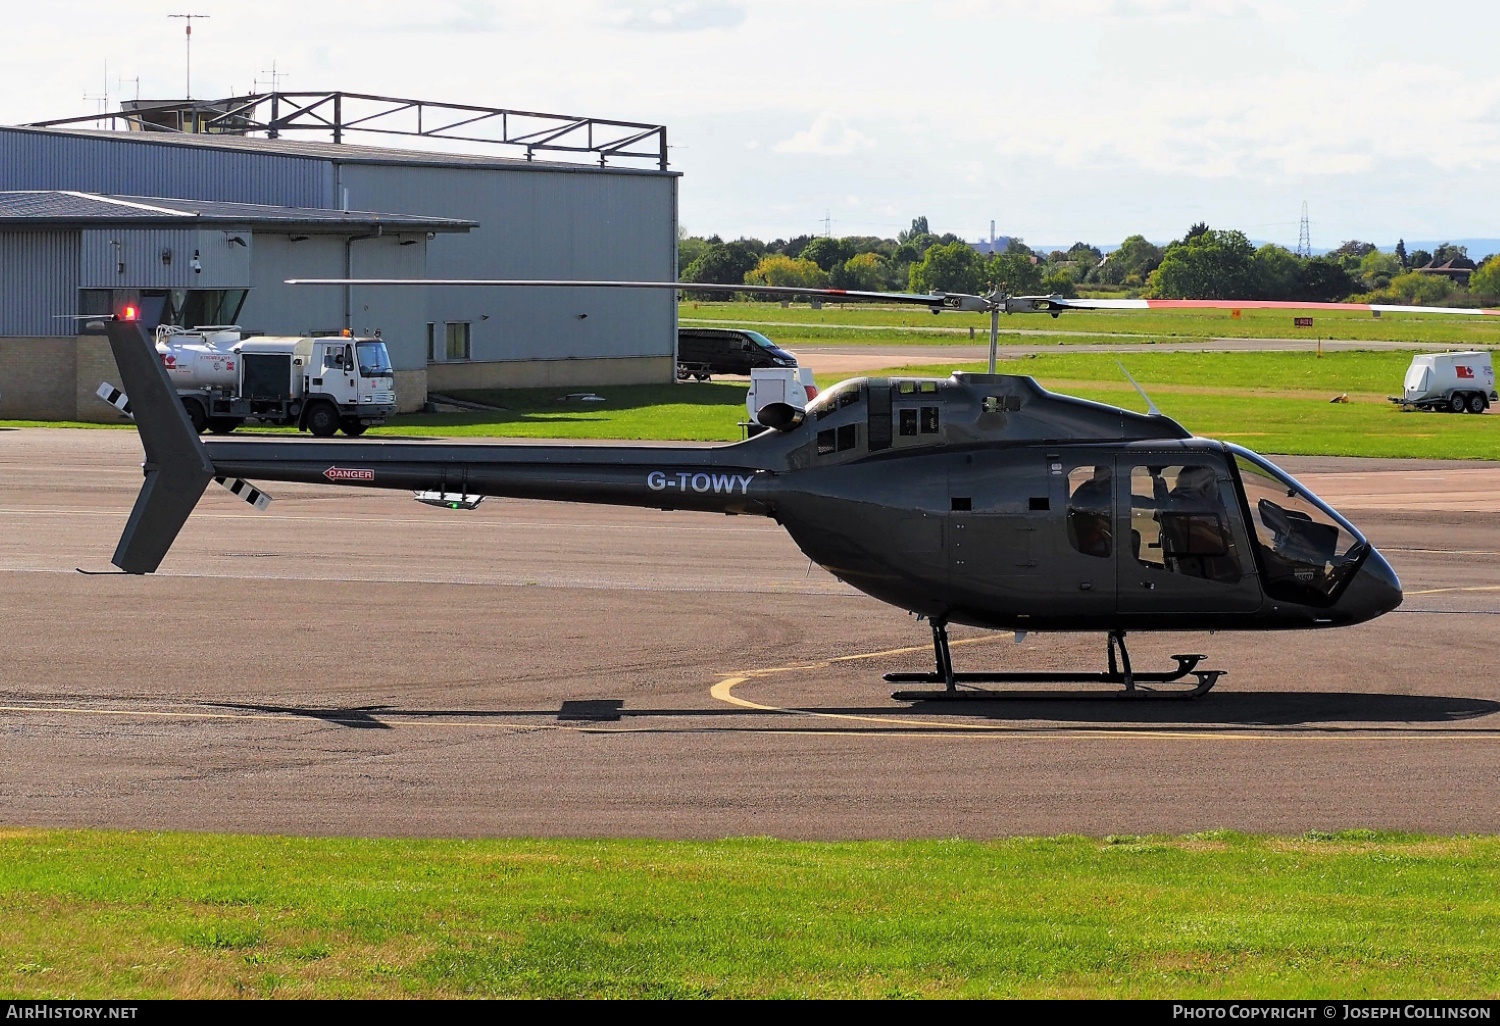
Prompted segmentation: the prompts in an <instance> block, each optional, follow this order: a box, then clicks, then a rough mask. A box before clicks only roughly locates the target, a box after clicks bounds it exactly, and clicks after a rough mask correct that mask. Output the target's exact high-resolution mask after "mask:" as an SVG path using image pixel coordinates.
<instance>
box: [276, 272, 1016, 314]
mask: <svg viewBox="0 0 1500 1026" xmlns="http://www.w3.org/2000/svg"><path fill="white" fill-rule="evenodd" d="M285 283H286V284H287V285H427V286H457V287H464V288H472V287H476V286H477V287H489V288H532V289H674V290H678V291H685V292H757V293H762V294H765V295H772V296H818V297H822V298H825V299H838V300H858V301H860V302H872V303H910V304H913V305H916V306H925V307H929V308H932V309H937V310H976V311H984V310H988V309H989V308H990V301H989V300H987V299H985V298H984V297H983V296H970V295H965V294H962V293H956V292H954V293H946V292H932V293H916V292H863V291H860V290H859V289H832V288H826V289H825V288H807V287H804V286H798V285H745V284H740V285H719V284H714V283H712V282H701V281H583V280H574V279H563V278H287V279H286V280H285Z"/></svg>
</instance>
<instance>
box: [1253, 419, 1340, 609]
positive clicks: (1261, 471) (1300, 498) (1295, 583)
mask: <svg viewBox="0 0 1500 1026" xmlns="http://www.w3.org/2000/svg"><path fill="white" fill-rule="evenodd" d="M1228 448H1229V450H1230V452H1232V453H1233V454H1234V460H1235V464H1236V465H1237V466H1238V468H1239V472H1240V482H1241V484H1243V485H1244V488H1245V501H1246V503H1247V505H1248V506H1249V510H1250V521H1251V523H1252V525H1253V526H1254V531H1255V540H1256V541H1257V543H1258V544H1259V548H1260V555H1261V565H1262V567H1263V568H1264V570H1265V581H1264V584H1265V589H1266V593H1267V594H1268V595H1270V596H1272V597H1273V598H1282V599H1286V600H1287V601H1290V602H1307V603H1312V604H1315V605H1325V604H1327V603H1329V602H1332V601H1333V600H1334V599H1335V598H1337V597H1338V593H1339V592H1340V591H1341V590H1343V587H1344V584H1345V583H1346V582H1347V581H1348V580H1349V578H1350V577H1352V576H1353V574H1354V571H1355V569H1356V568H1358V566H1359V564H1360V562H1361V561H1362V560H1363V559H1364V556H1365V553H1366V552H1368V551H1369V544H1368V543H1367V542H1366V541H1365V539H1364V536H1363V535H1361V534H1360V533H1359V532H1358V531H1357V530H1355V529H1354V525H1352V524H1350V523H1349V521H1347V520H1345V519H1344V518H1343V517H1341V516H1339V515H1338V514H1337V513H1335V512H1334V511H1333V510H1332V509H1330V508H1329V507H1328V506H1326V505H1325V504H1324V503H1323V502H1322V501H1321V500H1319V499H1318V498H1317V496H1315V495H1313V494H1312V493H1311V492H1309V491H1308V490H1307V489H1305V488H1303V487H1301V486H1300V485H1298V484H1297V482H1296V481H1294V480H1292V479H1291V478H1290V477H1288V476H1287V475H1286V474H1285V473H1283V472H1282V471H1281V470H1280V469H1279V468H1277V467H1276V466H1275V465H1274V464H1272V463H1270V462H1269V461H1267V460H1265V459H1262V458H1261V457H1260V456H1257V455H1256V454H1255V453H1253V452H1251V451H1250V450H1248V449H1242V448H1240V447H1239V446H1237V445H1230V446H1229V447H1228Z"/></svg>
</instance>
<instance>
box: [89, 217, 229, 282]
mask: <svg viewBox="0 0 1500 1026" xmlns="http://www.w3.org/2000/svg"><path fill="white" fill-rule="evenodd" d="M230 236H233V237H235V238H240V239H244V240H245V245H243V246H241V245H238V244H237V243H232V242H230V241H229V237H230ZM253 245H254V238H253V236H252V234H251V232H250V230H249V229H235V230H230V231H223V230H220V229H202V230H200V229H198V228H100V229H88V230H85V231H84V232H83V244H82V251H81V254H80V262H79V272H78V273H79V286H78V287H79V288H85V289H123V288H147V289H162V288H172V289H243V288H249V287H250V249H251V247H252V246H253ZM168 253H170V254H171V256H170V260H168V259H165V257H166V255H167V254H168ZM194 253H196V254H198V263H199V265H200V266H201V267H202V268H203V270H202V271H194V270H193V266H192V264H193V254H194Z"/></svg>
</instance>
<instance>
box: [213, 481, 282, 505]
mask: <svg viewBox="0 0 1500 1026" xmlns="http://www.w3.org/2000/svg"><path fill="white" fill-rule="evenodd" d="M214 481H216V482H217V483H218V484H220V485H221V486H223V487H224V488H227V489H229V491H230V492H232V493H233V494H235V495H237V496H239V497H240V498H241V499H244V500H245V501H246V502H248V503H249V504H250V505H252V506H254V507H255V508H256V509H258V510H260V511H261V512H265V509H266V507H267V506H269V505H271V497H270V496H269V495H267V494H266V493H265V492H263V491H261V490H260V489H259V488H257V487H255V486H254V485H253V484H251V483H250V482H249V481H246V480H243V479H241V478H238V477H216V478H214Z"/></svg>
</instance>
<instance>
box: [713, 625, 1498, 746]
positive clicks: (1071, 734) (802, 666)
mask: <svg viewBox="0 0 1500 1026" xmlns="http://www.w3.org/2000/svg"><path fill="white" fill-rule="evenodd" d="M999 637H1003V635H1001V636H999ZM995 640H999V638H998V637H994V636H992V637H982V638H965V639H963V640H962V641H955V642H953V643H952V644H954V645H963V644H970V645H972V644H979V643H982V642H986V641H995ZM926 650H927V649H926V646H914V647H910V648H892V649H886V650H884V651H881V652H866V653H861V654H859V655H852V656H838V657H836V658H833V659H826V660H823V661H821V662H815V663H796V664H791V665H787V666H771V667H765V668H762V669H758V670H744V671H740V672H738V673H733V674H726V675H725V676H724V679H722V680H720V681H719V682H718V683H717V684H715V685H714V686H713V687H711V688H710V689H709V692H708V693H709V695H710V696H711V697H713V698H715V699H717V700H719V701H720V702H724V703H726V704H727V705H733V706H738V707H739V708H742V709H748V710H751V711H753V712H762V713H775V714H779V715H782V716H806V717H814V718H818V719H827V720H836V721H852V722H858V723H876V724H881V725H884V726H894V727H901V728H905V729H904V730H902V731H901V733H902V734H903V735H907V736H910V735H915V734H918V733H922V734H931V733H932V732H933V731H934V730H940V731H949V732H950V733H947V734H945V735H944V736H945V737H956V736H969V737H994V736H996V735H1000V736H1003V737H1007V738H1015V739H1018V740H1021V739H1030V740H1063V739H1067V740H1086V739H1088V738H1099V737H1104V738H1130V739H1146V740H1172V741H1430V740H1444V741H1449V740H1455V741H1456V740H1465V739H1481V740H1492V741H1494V740H1500V733H1494V734H1490V733H1484V734H1481V733H1475V732H1472V731H1455V730H1443V731H1437V730H1434V731H1421V732H1409V733H1406V734H1381V735H1378V736H1373V735H1370V734H1367V733H1358V734H1326V733H1286V732H1277V733H1268V732H1266V731H1201V730H1200V731H1181V730H1118V729H1109V728H1101V729H1091V728H1078V727H1040V728H1037V727H1030V728H1027V727H1012V726H1006V725H1001V724H989V723H954V722H952V721H948V720H927V719H918V718H915V717H906V716H872V715H865V714H858V713H834V712H825V711H823V710H819V709H798V708H790V707H786V706H776V705H763V704H761V703H759V702H752V701H750V700H749V699H747V698H741V697H740V696H739V695H736V694H735V693H734V689H735V688H737V687H739V686H740V685H741V684H744V683H745V682H746V681H750V680H757V679H759V678H761V677H771V676H775V675H777V674H784V673H793V672H795V671H798V670H814V669H822V668H827V667H829V666H832V665H833V664H834V663H838V662H850V661H853V660H858V659H875V658H879V657H881V656H891V655H904V654H907V653H911V652H922V651H926ZM1306 729H1308V730H1312V731H1316V730H1317V729H1318V728H1316V727H1312V728H1306ZM789 733H790V732H789ZM800 733H809V734H818V735H825V736H857V737H870V736H871V735H870V734H869V732H867V731H866V732H856V731H843V730H813V731H805V732H800Z"/></svg>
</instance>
